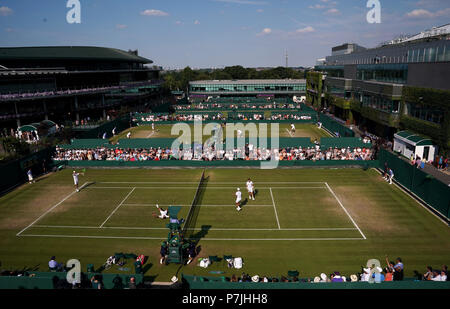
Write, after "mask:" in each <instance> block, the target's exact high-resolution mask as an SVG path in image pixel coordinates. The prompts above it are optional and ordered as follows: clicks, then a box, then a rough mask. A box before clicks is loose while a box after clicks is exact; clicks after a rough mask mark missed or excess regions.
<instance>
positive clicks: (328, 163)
mask: <svg viewBox="0 0 450 309" xmlns="http://www.w3.org/2000/svg"><path fill="white" fill-rule="evenodd" d="M261 162H268V161H256V160H255V161H244V160H233V161H226V160H221V161H194V160H189V161H183V160H161V161H103V160H101V161H55V163H58V164H64V165H66V166H69V167H76V168H80V167H85V168H96V167H103V168H141V167H142V168H144V167H195V168H215V167H228V168H237V167H250V168H251V167H253V168H259V167H261ZM379 165H380V164H379V162H378V161H347V160H322V161H310V160H303V161H301V160H297V161H279V162H278V167H280V168H289V167H308V168H314V167H318V168H331V167H338V168H345V167H359V168H364V169H368V168H376V167H378V166H379Z"/></svg>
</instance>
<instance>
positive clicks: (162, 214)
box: [156, 204, 169, 219]
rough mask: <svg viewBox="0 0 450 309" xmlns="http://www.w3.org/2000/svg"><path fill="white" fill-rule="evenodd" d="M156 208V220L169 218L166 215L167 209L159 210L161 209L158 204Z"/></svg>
mask: <svg viewBox="0 0 450 309" xmlns="http://www.w3.org/2000/svg"><path fill="white" fill-rule="evenodd" d="M156 208H158V210H159V216H158V218H160V219H167V218H169V215H168V214H167V213H168V212H169V210H168V209H164V208H161V207H159V205H158V204H156Z"/></svg>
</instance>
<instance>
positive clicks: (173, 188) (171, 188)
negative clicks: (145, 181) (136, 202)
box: [86, 185, 327, 190]
mask: <svg viewBox="0 0 450 309" xmlns="http://www.w3.org/2000/svg"><path fill="white" fill-rule="evenodd" d="M132 188H136V189H148V190H151V189H168V190H177V189H191V190H197V187H87V188H86V189H132ZM200 188H208V189H233V190H234V188H235V186H229V187H211V186H209V185H208V186H200ZM270 188H274V189H327V187H257V189H264V190H269V189H270Z"/></svg>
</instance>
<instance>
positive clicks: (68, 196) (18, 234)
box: [16, 182, 87, 236]
mask: <svg viewBox="0 0 450 309" xmlns="http://www.w3.org/2000/svg"><path fill="white" fill-rule="evenodd" d="M86 184H87V182H85V183H84V184H83V185H82V186H81V187H80V190H81V189H82V188H83V187H84V186H85V185H86ZM75 193H77V191H73V192H72V193H70V194H69V195H67V196H66V197H65V198H64V199H62V200H61V201H60V202H59V203H58V204H56V205H54V206H53V207H52V208H50V209H49V210H47V211H46V212H44V213H43V214H42V215H41V216H40V217H39V218H37V219H36V220H34V221H33V222H32V223H31V224H30V225H28V226H27V227H26V228H24V229H23V230H21V231H20V232H19V233H17V234H16V236H20V234H22V233H23V232H24V231H26V230H27V229H28V228H30V227H31V226H32V225H33V224H35V223H36V222H38V221H39V220H41V219H42V218H43V217H44V216H45V215H47V214H48V213H49V212H51V211H52V210H53V209H55V208H56V207H58V206H59V205H61V204H62V203H63V202H64V201H65V200H67V199H68V198H70V197H71V196H72V195H74V194H75Z"/></svg>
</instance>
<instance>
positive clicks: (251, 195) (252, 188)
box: [246, 178, 255, 200]
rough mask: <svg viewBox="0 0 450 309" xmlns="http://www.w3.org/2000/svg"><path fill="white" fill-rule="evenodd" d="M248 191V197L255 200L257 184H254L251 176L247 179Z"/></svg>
mask: <svg viewBox="0 0 450 309" xmlns="http://www.w3.org/2000/svg"><path fill="white" fill-rule="evenodd" d="M246 186H247V191H248V199H249V200H255V186H254V185H253V181H252V180H251V179H250V178H249V179H248V180H247V184H246Z"/></svg>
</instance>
